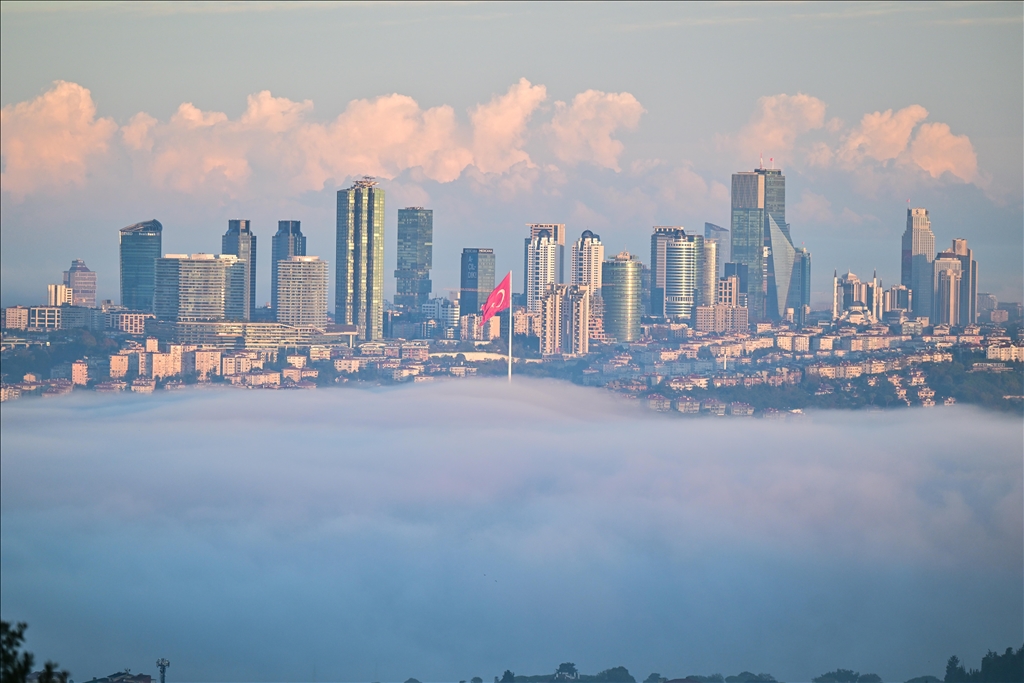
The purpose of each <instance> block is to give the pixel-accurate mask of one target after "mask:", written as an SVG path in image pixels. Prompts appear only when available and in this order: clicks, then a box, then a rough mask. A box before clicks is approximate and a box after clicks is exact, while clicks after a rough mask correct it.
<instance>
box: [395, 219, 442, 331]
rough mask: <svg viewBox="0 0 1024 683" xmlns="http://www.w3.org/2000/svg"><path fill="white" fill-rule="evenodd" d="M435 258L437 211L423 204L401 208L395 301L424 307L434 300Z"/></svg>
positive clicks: (414, 307)
mask: <svg viewBox="0 0 1024 683" xmlns="http://www.w3.org/2000/svg"><path fill="white" fill-rule="evenodd" d="M433 258H434V212H433V211H432V210H431V209H424V208H423V207H422V206H411V207H409V208H407V209H399V210H398V262H397V265H398V268H397V269H396V270H395V277H396V278H397V280H398V282H397V283H396V284H397V287H396V292H395V304H396V305H397V306H401V307H403V308H405V309H406V310H409V311H416V312H418V311H419V310H420V306H422V305H423V304H425V303H426V302H427V301H428V300H429V299H430V289H431V283H430V268H431V266H432V265H433Z"/></svg>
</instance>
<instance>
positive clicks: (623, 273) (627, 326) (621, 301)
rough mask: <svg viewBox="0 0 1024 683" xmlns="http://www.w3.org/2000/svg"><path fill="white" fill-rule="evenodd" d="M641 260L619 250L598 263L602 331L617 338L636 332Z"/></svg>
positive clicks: (630, 338)
mask: <svg viewBox="0 0 1024 683" xmlns="http://www.w3.org/2000/svg"><path fill="white" fill-rule="evenodd" d="M642 267H643V264H642V263H640V261H639V260H638V259H637V258H636V257H635V256H631V255H630V254H629V253H628V252H625V251H623V252H621V253H619V254H617V255H615V256H613V257H612V258H610V259H608V260H607V261H605V262H604V264H602V266H601V298H602V299H603V300H604V332H605V335H606V336H608V337H611V338H612V339H614V340H615V341H618V342H630V341H634V340H636V339H637V338H638V337H639V336H640V317H641V315H643V304H642V302H641V299H640V269H641V268H642Z"/></svg>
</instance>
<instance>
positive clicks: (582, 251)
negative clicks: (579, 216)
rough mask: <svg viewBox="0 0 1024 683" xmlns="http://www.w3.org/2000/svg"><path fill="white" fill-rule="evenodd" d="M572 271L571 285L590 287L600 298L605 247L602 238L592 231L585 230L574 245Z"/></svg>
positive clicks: (571, 260) (570, 276) (570, 275)
mask: <svg viewBox="0 0 1024 683" xmlns="http://www.w3.org/2000/svg"><path fill="white" fill-rule="evenodd" d="M570 262H571V264H572V265H571V270H572V272H571V273H570V274H569V283H570V284H573V285H585V286H587V287H590V291H591V293H593V294H596V295H598V296H600V292H601V264H602V263H603V262H604V245H603V244H601V236H600V235H595V234H594V233H592V232H591V231H590V230H584V231H583V234H582V235H580V238H579V239H578V240H576V243H575V244H573V245H572V257H571V259H570Z"/></svg>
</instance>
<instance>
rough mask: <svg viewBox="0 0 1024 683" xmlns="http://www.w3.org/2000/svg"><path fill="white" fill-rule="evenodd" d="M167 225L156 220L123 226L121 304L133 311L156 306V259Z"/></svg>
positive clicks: (121, 238) (149, 309)
mask: <svg viewBox="0 0 1024 683" xmlns="http://www.w3.org/2000/svg"><path fill="white" fill-rule="evenodd" d="M163 229H164V226H162V225H160V221H156V220H152V221H145V222H143V223H136V224H135V225H129V226H128V227H127V228H121V232H120V240H121V246H120V252H121V253H120V257H121V305H122V306H124V307H125V308H127V309H128V310H130V311H152V310H153V288H154V283H155V278H156V260H157V259H158V258H160V254H161V251H162V234H163Z"/></svg>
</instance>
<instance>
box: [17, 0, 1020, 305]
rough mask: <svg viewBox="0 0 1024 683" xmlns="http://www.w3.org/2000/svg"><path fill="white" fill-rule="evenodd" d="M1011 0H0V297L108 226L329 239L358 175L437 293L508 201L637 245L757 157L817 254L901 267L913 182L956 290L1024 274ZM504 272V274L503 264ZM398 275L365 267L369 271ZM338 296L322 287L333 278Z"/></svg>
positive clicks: (23, 298) (516, 239)
mask: <svg viewBox="0 0 1024 683" xmlns="http://www.w3.org/2000/svg"><path fill="white" fill-rule="evenodd" d="M1022 17H1024V10H1022V6H1021V5H1020V3H947V4H934V3H828V4H814V3H810V4H804V3H797V4H790V3H785V4H765V3H735V4H716V3H709V4H701V5H694V4H690V3H688V4H667V3H648V4H641V3H630V4H628V5H626V4H615V5H612V4H608V3H600V4H543V5H540V4H533V5H526V6H523V5H521V4H502V3H486V4H484V3H443V4H442V3H433V4H400V3H353V4H330V3H318V4H311V3H287V4H285V3H262V4H257V3H228V4H217V5H214V4H205V3H187V2H186V3H173V4H168V3H162V4H158V3H147V4H144V5H140V4H130V3H127V4H125V3H113V4H98V3H77V4H75V5H70V6H69V5H64V4H54V3H13V2H5V3H3V4H2V5H0V19H2V21H0V57H2V59H0V105H2V108H3V109H2V111H3V114H2V116H3V120H2V125H0V142H2V169H0V171H2V178H0V242H2V249H0V301H2V303H3V304H4V305H11V304H14V303H24V304H32V303H40V302H42V301H43V300H44V296H45V291H46V290H45V285H46V284H47V283H50V282H59V281H60V277H61V272H62V271H63V270H66V269H67V268H68V266H69V264H70V262H71V259H73V258H84V259H85V261H86V263H87V264H88V265H89V266H90V267H91V268H93V269H94V270H96V271H97V272H98V274H99V296H100V298H109V299H113V300H117V299H118V284H117V280H118V278H117V230H118V229H119V228H121V227H123V226H126V225H129V224H132V223H135V222H138V221H142V220H148V219H151V218H156V219H158V220H160V221H161V222H162V223H163V225H164V251H165V252H168V253H182V252H184V253H192V252H217V251H219V248H220V236H221V234H222V233H223V232H224V231H225V229H226V227H227V221H228V219H230V218H249V219H251V220H252V221H253V227H254V230H255V232H256V233H257V235H258V238H259V259H258V260H259V264H258V265H259V272H258V294H257V296H258V299H259V300H260V301H266V300H267V299H269V268H270V266H269V257H270V249H269V247H270V237H271V236H272V234H273V232H274V231H275V230H276V221H277V220H281V219H295V220H301V221H302V226H303V232H304V233H305V234H306V235H307V237H308V253H310V254H315V255H320V256H322V257H324V258H326V259H327V260H328V261H333V252H334V247H335V240H334V227H333V226H334V223H335V215H334V206H335V201H334V193H335V192H336V190H338V189H339V188H343V187H347V186H348V185H349V184H350V183H351V181H352V180H354V179H356V178H359V177H362V176H363V175H372V176H374V177H376V178H377V179H378V180H379V182H380V183H381V186H382V187H383V188H384V189H385V191H386V193H387V205H386V219H385V231H386V235H387V237H386V246H387V248H386V271H387V272H389V273H390V272H391V270H392V269H393V268H394V257H395V256H394V255H395V243H396V233H395V226H396V222H397V210H398V209H399V208H401V207H404V206H410V205H419V206H426V207H428V208H432V209H433V210H434V270H433V273H432V280H433V282H434V291H435V292H436V293H437V294H439V295H444V294H446V293H447V291H448V290H450V289H453V288H457V287H458V277H459V273H458V268H459V254H460V253H461V250H462V249H463V248H464V247H492V248H494V249H495V251H496V255H497V261H498V269H499V271H500V272H503V271H507V270H510V269H520V268H521V264H522V257H521V254H522V239H523V236H524V234H525V228H524V224H525V223H527V222H564V223H566V225H567V233H568V235H569V237H570V239H572V238H574V237H575V236H576V235H578V234H579V233H580V232H582V231H583V230H585V229H591V230H593V231H595V232H597V233H598V234H600V235H601V237H602V240H603V242H604V243H605V245H606V253H609V254H613V253H617V252H618V251H620V250H628V251H630V252H632V253H637V254H639V255H640V257H641V258H642V259H643V260H645V261H646V260H647V259H648V258H649V253H650V252H649V236H650V232H651V228H652V226H654V225H682V226H684V227H687V228H689V229H694V230H697V231H702V230H703V224H704V222H705V221H709V222H712V223H717V224H719V225H725V226H728V222H729V184H730V174H731V173H733V172H736V171H740V170H752V169H753V168H755V167H757V166H758V165H759V163H760V159H761V158H762V157H763V159H764V163H765V165H769V164H772V163H774V164H775V165H776V166H778V167H780V168H782V169H783V170H784V172H785V174H786V177H787V193H788V197H787V203H788V206H787V220H788V221H789V222H790V224H791V225H792V235H793V237H794V241H795V242H796V243H797V244H798V245H803V246H805V247H807V248H808V249H809V250H810V251H811V253H812V256H813V284H812V289H813V295H812V304H814V305H816V306H823V305H824V304H825V303H826V302H827V301H828V300H829V296H830V287H831V276H832V273H833V271H834V270H838V271H839V272H840V273H843V272H846V271H847V270H852V271H853V272H855V273H857V274H859V275H860V276H861V277H862V278H863V277H870V276H871V273H872V271H873V270H875V269H877V272H878V275H879V276H880V277H881V278H882V280H883V282H884V283H885V284H886V285H888V284H892V283H894V282H897V281H898V278H899V250H900V236H901V234H902V232H903V230H904V227H905V222H906V218H905V216H906V209H907V207H908V206H924V207H927V208H928V209H929V211H930V213H931V218H932V226H933V229H934V231H935V234H936V244H937V246H938V248H940V249H941V248H945V247H947V246H948V245H949V244H950V240H951V239H952V238H954V237H965V238H967V239H968V240H969V243H970V245H971V247H972V248H973V249H974V250H975V257H976V259H977V260H978V262H979V270H980V275H979V290H980V291H988V292H992V293H995V294H996V295H997V297H999V298H1000V299H1001V300H1007V301H1021V300H1022V298H1024V294H1022V289H1024V265H1022V264H1024V230H1022V225H1024V175H1022V174H1024V171H1022V169H1024V151H1022V150H1024V124H1022V121H1024V85H1022V83H1024V64H1022V59H1021V54H1022V53H1024V38H1022V35H1024V31H1022V26H1024V19H1022ZM516 279H517V281H518V280H520V278H516ZM393 290H394V279H393V278H391V277H388V278H386V293H388V294H391V293H393ZM331 296H332V297H333V292H331Z"/></svg>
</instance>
